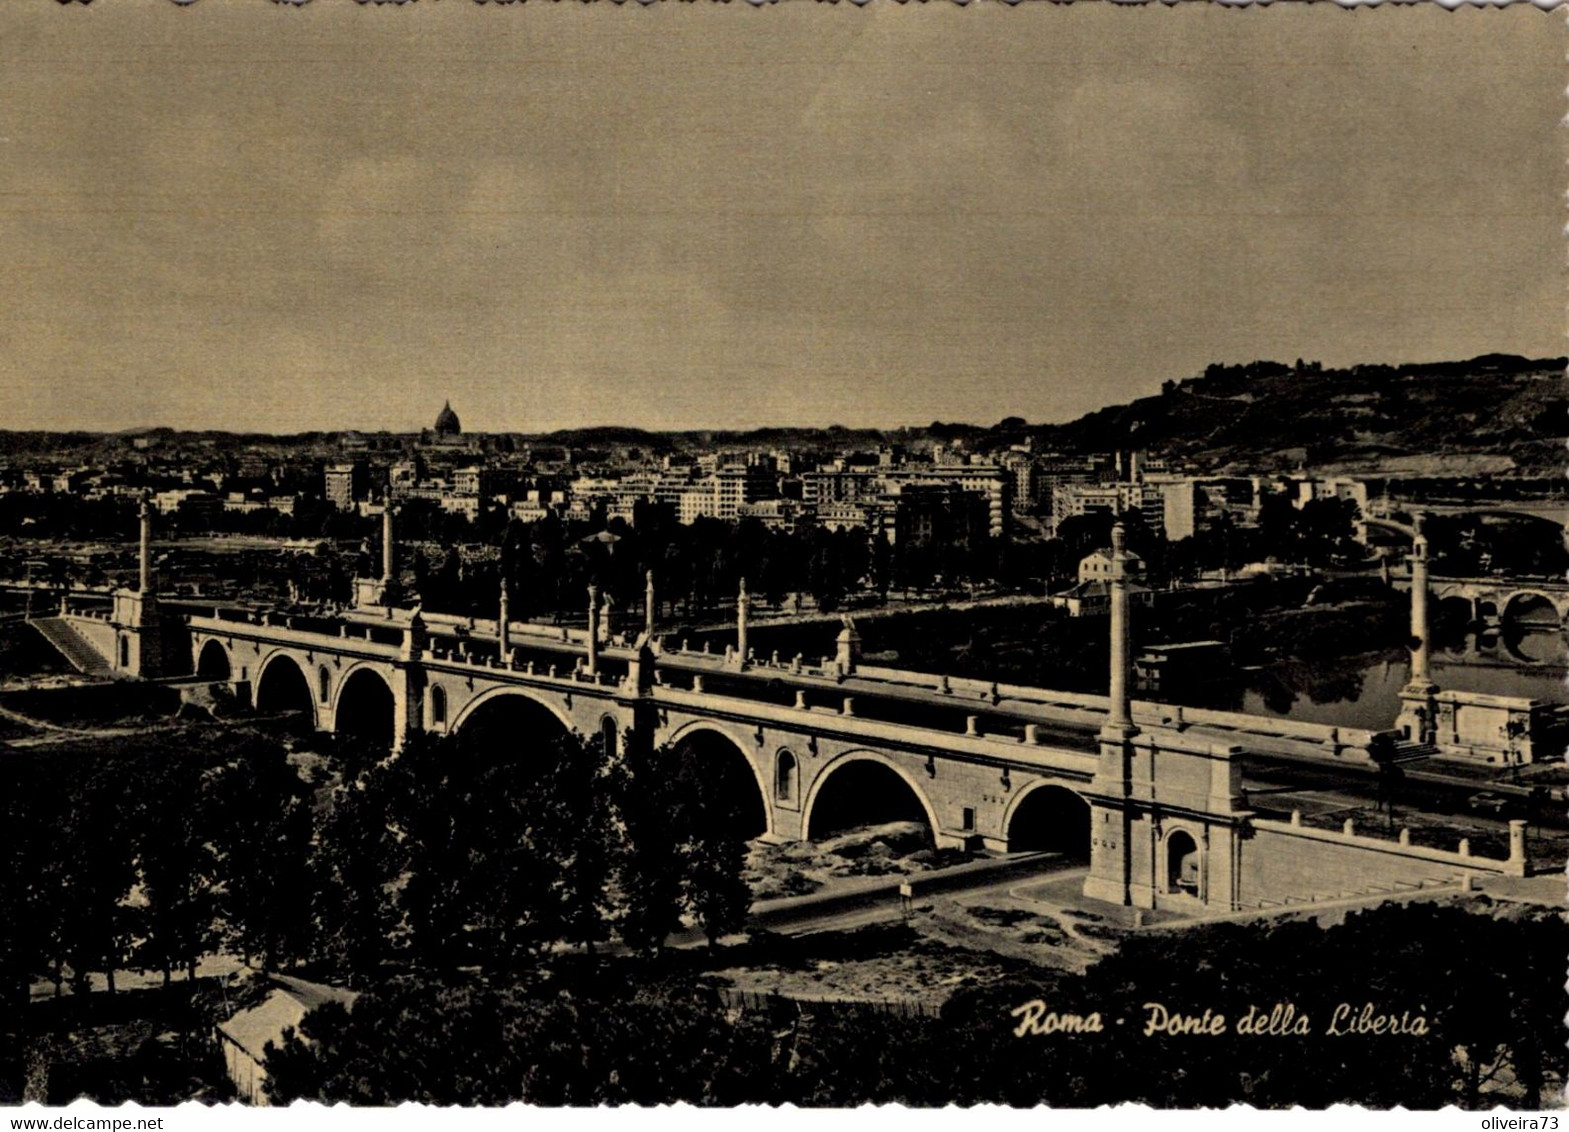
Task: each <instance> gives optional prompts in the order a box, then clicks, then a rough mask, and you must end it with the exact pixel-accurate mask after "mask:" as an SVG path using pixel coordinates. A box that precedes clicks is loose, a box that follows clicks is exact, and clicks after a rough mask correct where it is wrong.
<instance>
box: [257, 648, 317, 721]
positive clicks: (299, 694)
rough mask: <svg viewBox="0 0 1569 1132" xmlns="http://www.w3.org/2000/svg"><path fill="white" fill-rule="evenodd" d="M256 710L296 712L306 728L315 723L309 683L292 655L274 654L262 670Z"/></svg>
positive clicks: (272, 712)
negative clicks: (275, 655)
mask: <svg viewBox="0 0 1569 1132" xmlns="http://www.w3.org/2000/svg"><path fill="white" fill-rule="evenodd" d="M256 710H257V711H258V712H260V713H261V714H262V715H286V714H290V713H294V714H297V715H299V716H300V717H301V722H302V723H303V724H304V725H305V726H306V727H314V726H315V725H316V709H315V707H314V706H313V705H312V703H311V687H310V684H309V683H307V682H306V680H305V673H304V672H302V671H301V670H300V666H299V665H298V664H297V663H295V661H294V659H293V658H292V657H288V656H279V657H274V658H273V659H272V660H270V661H268V663H267V666H266V667H265V668H263V669H262V674H261V683H260V684H259V685H257V688H256Z"/></svg>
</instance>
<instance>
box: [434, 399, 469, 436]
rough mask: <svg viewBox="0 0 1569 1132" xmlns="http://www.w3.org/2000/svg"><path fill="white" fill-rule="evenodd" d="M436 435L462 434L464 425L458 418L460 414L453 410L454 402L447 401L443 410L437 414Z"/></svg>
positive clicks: (442, 407)
mask: <svg viewBox="0 0 1569 1132" xmlns="http://www.w3.org/2000/svg"><path fill="white" fill-rule="evenodd" d="M435 432H436V435H437V436H441V437H445V436H462V435H463V425H462V423H461V422H459V420H458V414H456V413H454V412H453V411H452V402H451V401H447V402H445V403H444V404H443V405H442V406H441V412H439V413H437V414H436V429H435Z"/></svg>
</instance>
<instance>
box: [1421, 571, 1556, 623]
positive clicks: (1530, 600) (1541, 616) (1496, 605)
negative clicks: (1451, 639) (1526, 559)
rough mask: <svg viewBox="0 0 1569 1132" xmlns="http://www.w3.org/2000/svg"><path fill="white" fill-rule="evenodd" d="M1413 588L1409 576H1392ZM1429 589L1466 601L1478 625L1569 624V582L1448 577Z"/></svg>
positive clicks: (1441, 597) (1434, 579) (1433, 580)
mask: <svg viewBox="0 0 1569 1132" xmlns="http://www.w3.org/2000/svg"><path fill="white" fill-rule="evenodd" d="M1391 580H1392V582H1393V584H1394V586H1395V587H1396V588H1397V589H1401V590H1410V588H1411V579H1410V578H1409V577H1405V578H1401V577H1395V578H1393V579H1391ZM1427 589H1428V593H1429V594H1431V595H1432V597H1433V599H1434V600H1436V601H1439V602H1447V601H1453V602H1464V603H1465V605H1466V619H1467V621H1469V622H1471V623H1474V624H1477V625H1528V624H1542V625H1553V626H1557V627H1560V628H1562V627H1563V626H1564V625H1566V624H1569V584H1566V583H1564V582H1555V581H1549V580H1546V579H1537V580H1531V581H1521V580H1519V579H1511V578H1446V577H1443V576H1440V575H1433V576H1431V577H1429V578H1428V580H1427Z"/></svg>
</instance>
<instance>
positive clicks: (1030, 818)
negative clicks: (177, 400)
mask: <svg viewBox="0 0 1569 1132" xmlns="http://www.w3.org/2000/svg"><path fill="white" fill-rule="evenodd" d="M1002 828H1003V834H1004V836H1005V837H1006V838H1007V839H1008V852H1010V853H1020V852H1030V851H1038V850H1047V851H1050V852H1055V853H1061V854H1063V855H1064V856H1066V857H1069V858H1072V859H1073V860H1076V861H1081V860H1082V861H1087V860H1089V856H1090V804H1089V803H1088V802H1086V801H1085V800H1084V797H1083V796H1082V795H1081V794H1079V792H1078V791H1076V790H1073V789H1071V788H1069V787H1067V786H1064V785H1063V784H1062V783H1060V782H1049V781H1043V782H1036V783H1032V784H1031V785H1029V786H1026V787H1025V788H1024V789H1023V790H1021V791H1019V793H1018V794H1016V795H1015V796H1014V798H1013V801H1011V802H1010V803H1009V804H1008V808H1007V810H1006V811H1005V812H1004V814H1003V820H1002Z"/></svg>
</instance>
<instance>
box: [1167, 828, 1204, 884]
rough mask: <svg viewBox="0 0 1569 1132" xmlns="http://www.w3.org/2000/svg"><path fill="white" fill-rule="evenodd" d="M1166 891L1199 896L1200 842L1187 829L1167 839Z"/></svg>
mask: <svg viewBox="0 0 1569 1132" xmlns="http://www.w3.org/2000/svg"><path fill="white" fill-rule="evenodd" d="M1166 891H1167V892H1181V893H1186V894H1187V895H1189V896H1197V895H1198V894H1199V847H1198V842H1196V841H1194V840H1193V835H1192V834H1191V833H1189V832H1188V831H1187V830H1185V829H1177V830H1173V831H1172V832H1171V833H1170V834H1169V835H1168V836H1167V838H1166Z"/></svg>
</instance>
